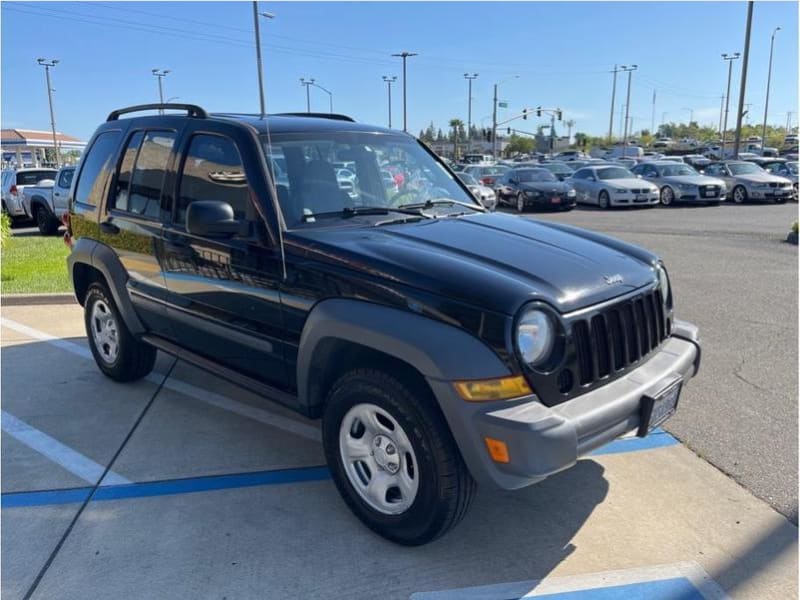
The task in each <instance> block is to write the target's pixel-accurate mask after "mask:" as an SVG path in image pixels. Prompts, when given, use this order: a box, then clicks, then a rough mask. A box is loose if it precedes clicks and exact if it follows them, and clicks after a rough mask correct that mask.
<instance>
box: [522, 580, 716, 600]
mask: <svg viewBox="0 0 800 600" xmlns="http://www.w3.org/2000/svg"><path fill="white" fill-rule="evenodd" d="M529 597H530V596H529ZM523 598H524V596H523ZM536 598H548V599H549V600H588V599H591V600H655V599H660V600H705V598H703V595H702V594H701V593H700V592H699V591H698V589H697V588H696V587H694V585H692V582H691V581H689V580H688V579H686V578H685V577H677V578H675V579H662V580H661V581H643V582H641V583H629V584H627V585H615V586H611V587H607V588H594V589H589V590H577V591H574V592H556V593H555V594H544V595H542V596H536ZM508 600H520V599H519V598H509V599H508Z"/></svg>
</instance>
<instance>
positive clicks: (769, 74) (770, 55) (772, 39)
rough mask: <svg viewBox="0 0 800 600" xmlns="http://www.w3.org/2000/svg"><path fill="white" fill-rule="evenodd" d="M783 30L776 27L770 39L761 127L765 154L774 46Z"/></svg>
mask: <svg viewBox="0 0 800 600" xmlns="http://www.w3.org/2000/svg"><path fill="white" fill-rule="evenodd" d="M780 30H781V28H780V27H776V28H775V30H774V31H773V32H772V37H771V38H770V41H769V69H768V70H767V99H766V100H765V101H764V126H763V127H762V128H761V150H762V154H763V150H764V147H765V144H766V143H767V110H768V108H769V84H770V82H771V80H772V48H773V46H774V45H775V34H776V33H778V32H779V31H780Z"/></svg>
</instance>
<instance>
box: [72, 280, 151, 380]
mask: <svg viewBox="0 0 800 600" xmlns="http://www.w3.org/2000/svg"><path fill="white" fill-rule="evenodd" d="M83 304H84V324H85V325H86V337H87V339H88V340H89V348H90V349H91V351H92V355H93V356H94V360H95V362H96V363H97V366H98V367H99V368H100V370H101V371H102V372H103V373H104V374H105V375H106V376H108V377H110V378H111V379H113V380H114V381H120V382H127V381H136V380H137V379H141V378H142V377H144V376H145V375H147V374H148V373H150V371H152V370H153V366H154V365H155V362H156V349H155V348H153V347H152V346H149V345H148V344H145V343H143V342H140V341H139V340H137V339H136V338H135V337H133V334H132V333H131V332H130V330H129V329H128V327H127V325H125V321H124V320H123V319H122V316H121V315H120V312H119V310H118V309H117V305H116V304H115V303H114V299H113V298H112V296H111V294H110V293H109V291H108V288H106V286H105V285H103V284H102V283H97V282H95V283H93V284H91V285H90V286H89V289H88V290H87V291H86V296H85V299H84V303H83Z"/></svg>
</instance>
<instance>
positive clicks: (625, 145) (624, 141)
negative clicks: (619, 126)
mask: <svg viewBox="0 0 800 600" xmlns="http://www.w3.org/2000/svg"><path fill="white" fill-rule="evenodd" d="M638 68H639V65H631V66H630V67H626V66H625V65H622V66H621V67H620V71H622V72H623V73H627V74H628V94H627V99H626V101H625V134H624V135H623V137H622V156H623V157H624V156H625V155H626V154H627V151H628V114H629V113H630V110H631V75H632V74H633V72H634V71H635V70H636V69H638Z"/></svg>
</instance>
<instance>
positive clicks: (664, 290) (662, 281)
mask: <svg viewBox="0 0 800 600" xmlns="http://www.w3.org/2000/svg"><path fill="white" fill-rule="evenodd" d="M658 287H659V289H660V290H661V297H662V298H663V299H664V304H666V303H667V302H668V301H669V277H667V272H666V271H665V270H664V269H663V268H661V267H659V268H658Z"/></svg>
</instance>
